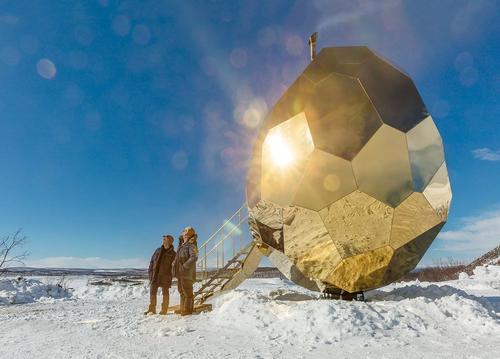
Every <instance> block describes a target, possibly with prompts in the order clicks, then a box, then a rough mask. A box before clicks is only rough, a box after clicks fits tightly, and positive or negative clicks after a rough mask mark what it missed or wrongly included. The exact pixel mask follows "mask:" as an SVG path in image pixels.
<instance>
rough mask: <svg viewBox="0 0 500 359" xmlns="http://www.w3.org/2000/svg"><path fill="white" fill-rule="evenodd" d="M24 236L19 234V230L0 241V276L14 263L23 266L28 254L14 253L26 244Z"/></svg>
mask: <svg viewBox="0 0 500 359" xmlns="http://www.w3.org/2000/svg"><path fill="white" fill-rule="evenodd" d="M26 242H27V240H26V236H23V235H22V234H21V229H19V230H17V232H15V233H14V234H10V235H7V236H5V237H3V238H1V239H0V275H2V274H4V273H5V272H6V270H7V268H8V267H9V266H11V265H12V264H14V263H17V264H20V265H23V264H24V260H26V258H27V257H28V252H27V251H24V252H21V253H15V252H16V251H17V250H18V249H20V248H21V247H23V246H24V245H25V244H26Z"/></svg>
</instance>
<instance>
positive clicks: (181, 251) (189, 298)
mask: <svg viewBox="0 0 500 359" xmlns="http://www.w3.org/2000/svg"><path fill="white" fill-rule="evenodd" d="M197 237H198V236H197V234H196V232H195V231H194V229H193V227H186V228H185V229H184V231H183V232H182V238H183V241H182V245H180V246H179V248H177V256H176V257H175V263H174V271H175V276H176V277H177V281H178V289H179V294H180V298H181V303H180V307H181V308H180V310H181V315H189V314H192V313H193V307H194V294H193V283H194V282H195V281H196V261H197V259H198V247H197V243H196V239H197Z"/></svg>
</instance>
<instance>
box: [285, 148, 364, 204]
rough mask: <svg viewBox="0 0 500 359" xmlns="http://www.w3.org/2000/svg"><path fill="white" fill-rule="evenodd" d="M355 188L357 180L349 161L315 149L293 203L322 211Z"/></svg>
mask: <svg viewBox="0 0 500 359" xmlns="http://www.w3.org/2000/svg"><path fill="white" fill-rule="evenodd" d="M355 189H356V182H355V181H354V174H353V173H352V166H351V163H350V162H349V161H346V160H343V159H341V158H339V157H337V156H334V155H332V154H329V153H327V152H324V151H321V150H314V152H313V153H312V154H311V156H310V157H309V160H308V161H307V165H306V167H305V170H304V178H303V179H302V183H301V184H300V187H299V189H298V190H297V194H296V195H295V199H294V200H293V203H292V204H293V205H296V206H301V207H305V208H309V209H312V210H315V211H319V210H320V209H322V208H324V207H326V206H328V205H330V204H332V203H333V202H335V201H336V200H338V199H340V198H342V197H344V196H345V195H347V194H349V193H351V192H352V191H354V190H355Z"/></svg>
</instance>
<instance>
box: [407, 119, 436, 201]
mask: <svg viewBox="0 0 500 359" xmlns="http://www.w3.org/2000/svg"><path fill="white" fill-rule="evenodd" d="M406 139H407V141H408V151H409V153H410V164H411V171H412V175H413V188H414V190H415V191H418V192H422V191H423V190H424V189H425V187H426V186H427V184H428V183H429V181H430V180H431V178H432V177H433V176H434V175H435V174H436V172H437V170H438V169H439V167H441V165H442V164H443V162H444V152H443V144H442V143H441V136H439V132H438V130H437V128H436V125H435V124H434V121H433V120H432V118H431V117H430V116H429V117H427V118H426V119H425V120H423V121H422V122H420V123H419V124H418V125H417V126H415V127H414V128H412V129H411V130H410V131H408V133H407V134H406Z"/></svg>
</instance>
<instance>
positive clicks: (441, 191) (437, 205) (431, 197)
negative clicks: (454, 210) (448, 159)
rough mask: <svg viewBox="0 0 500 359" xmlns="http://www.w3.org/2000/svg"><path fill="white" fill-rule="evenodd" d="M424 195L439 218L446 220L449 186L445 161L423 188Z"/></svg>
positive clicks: (449, 195)
mask: <svg viewBox="0 0 500 359" xmlns="http://www.w3.org/2000/svg"><path fill="white" fill-rule="evenodd" d="M424 196H425V198H427V200H428V201H429V203H430V204H431V206H432V208H434V210H435V211H436V213H437V214H438V216H439V217H440V218H441V220H442V221H446V220H447V219H448V210H449V209H450V203H451V187H450V179H449V178H448V169H447V168H446V163H443V164H442V166H441V167H440V168H439V170H438V171H437V172H436V174H435V175H434V177H433V178H432V180H431V182H430V183H429V185H428V186H427V187H426V188H425V190H424Z"/></svg>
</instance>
